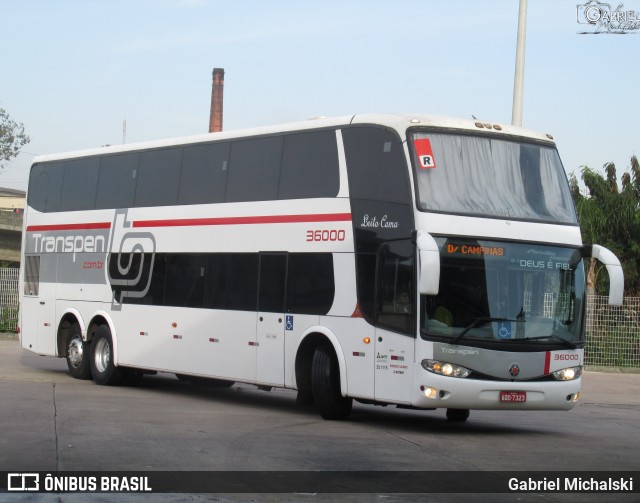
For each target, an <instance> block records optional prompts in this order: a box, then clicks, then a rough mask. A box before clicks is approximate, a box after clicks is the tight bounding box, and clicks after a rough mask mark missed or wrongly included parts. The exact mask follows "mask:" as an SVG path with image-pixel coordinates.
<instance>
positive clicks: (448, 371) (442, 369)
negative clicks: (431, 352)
mask: <svg viewBox="0 0 640 503" xmlns="http://www.w3.org/2000/svg"><path fill="white" fill-rule="evenodd" d="M422 367H423V368H424V369H425V370H428V371H429V372H433V373H434V374H438V375H442V376H447V377H460V378H462V379H464V378H465V377H468V376H469V374H471V371H470V370H469V369H466V368H464V367H460V366H459V365H454V364H452V363H445V362H439V361H437V360H422Z"/></svg>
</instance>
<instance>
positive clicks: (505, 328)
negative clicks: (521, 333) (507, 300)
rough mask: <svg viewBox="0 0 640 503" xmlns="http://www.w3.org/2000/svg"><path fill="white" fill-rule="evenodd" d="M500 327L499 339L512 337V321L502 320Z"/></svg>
mask: <svg viewBox="0 0 640 503" xmlns="http://www.w3.org/2000/svg"><path fill="white" fill-rule="evenodd" d="M499 327H500V328H498V338H499V339H511V323H510V322H508V321H501V322H500V323H499Z"/></svg>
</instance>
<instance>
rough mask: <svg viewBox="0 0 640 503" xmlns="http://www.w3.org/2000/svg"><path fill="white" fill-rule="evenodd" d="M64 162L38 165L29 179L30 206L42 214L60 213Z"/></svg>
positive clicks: (34, 167)
mask: <svg viewBox="0 0 640 503" xmlns="http://www.w3.org/2000/svg"><path fill="white" fill-rule="evenodd" d="M63 175H64V162H52V163H47V164H36V165H35V166H33V168H31V175H30V177H29V195H28V204H29V206H31V207H32V208H34V209H35V210H38V211H41V212H49V211H59V210H60V195H61V192H62V177H63Z"/></svg>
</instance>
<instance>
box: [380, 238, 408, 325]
mask: <svg viewBox="0 0 640 503" xmlns="http://www.w3.org/2000/svg"><path fill="white" fill-rule="evenodd" d="M413 257H414V253H413V245H412V244H411V241H409V240H403V241H395V242H390V243H386V244H384V245H383V246H382V248H381V249H380V254H379V258H378V284H377V289H376V324H377V325H378V326H381V327H384V328H388V329H390V330H393V331H397V332H401V333H405V334H407V335H414V328H415V326H414V319H415V316H414V312H415V309H414V298H415V292H414V288H413V283H414V282H413V277H414V274H415V272H414V267H413V263H414V258H413Z"/></svg>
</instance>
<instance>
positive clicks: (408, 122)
mask: <svg viewBox="0 0 640 503" xmlns="http://www.w3.org/2000/svg"><path fill="white" fill-rule="evenodd" d="M352 124H379V125H384V126H387V127H391V128H394V129H395V130H397V131H398V133H399V134H400V136H401V138H402V139H403V140H404V139H405V133H406V130H407V129H408V128H409V127H420V126H425V127H434V128H436V127H437V128H444V129H460V130H465V131H469V132H485V133H486V132H487V131H489V130H490V131H494V132H499V133H502V134H505V135H509V136H519V137H523V138H530V139H534V140H538V141H545V142H552V141H553V137H552V136H551V135H548V134H547V135H545V134H542V133H539V132H536V131H531V130H528V129H524V128H521V127H517V126H511V125H507V124H498V123H494V122H487V121H482V120H477V119H461V118H452V117H443V116H436V115H425V114H356V115H347V116H342V117H317V118H316V117H314V118H311V119H308V120H306V121H300V122H291V123H285V124H277V125H269V126H260V127H255V128H249V129H236V130H228V131H221V132H218V133H204V134H200V135H193V136H183V137H176V138H167V139H162V140H152V141H145V142H138V143H127V144H122V145H106V146H103V147H98V148H92V149H86V150H76V151H71V152H63V153H57V154H45V155H40V156H36V157H35V158H34V159H33V164H37V163H40V162H46V161H56V160H61V159H72V158H78V157H88V156H93V155H102V154H115V153H120V152H130V151H135V150H147V149H156V148H162V147H170V146H176V145H189V144H194V143H204V142H210V141H215V140H232V139H235V138H242V137H250V136H260V135H267V134H275V133H286V132H291V131H304V130H309V129H320V128H331V127H340V126H346V125H352Z"/></svg>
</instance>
